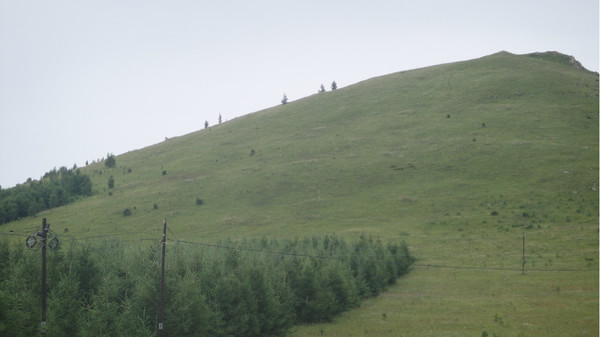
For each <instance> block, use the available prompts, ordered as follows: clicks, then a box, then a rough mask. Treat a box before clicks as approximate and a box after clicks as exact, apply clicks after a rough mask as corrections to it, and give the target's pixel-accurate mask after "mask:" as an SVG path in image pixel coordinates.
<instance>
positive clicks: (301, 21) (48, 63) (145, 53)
mask: <svg viewBox="0 0 600 337" xmlns="http://www.w3.org/2000/svg"><path fill="white" fill-rule="evenodd" d="M598 16H599V14H598V1H597V0H566V1H552V0H543V1H542V0H540V1H530V0H516V1H513V0H502V1H498V0H494V1H486V0H474V1H463V0H455V1H445V0H443V1H442V0H439V1H428V0H419V1H414V0H413V1H403V0H389V1H380V0H370V1H361V0H355V1H348V0H343V1H342V0H318V1H313V0H302V1H297V0H295V1H286V0H278V1H275V0H253V1H241V0H240V1H228V0H219V1H207V0H188V1H184V0H175V1H173V0H170V1H152V0H143V1H127V0H122V1H117V0H115V1H110V0H97V1H93V0H89V1H79V0H72V1H64V0H56V1H46V0H0V186H2V187H3V188H8V187H12V186H14V185H16V184H18V183H23V182H25V181H26V180H27V178H32V179H39V178H40V177H41V176H42V175H43V174H44V173H45V172H48V171H50V170H52V169H53V168H54V167H56V168H60V167H61V166H66V167H68V168H71V167H73V165H74V164H76V165H77V166H79V167H81V166H84V164H85V162H86V161H90V162H91V161H92V160H96V159H99V158H101V157H104V156H106V154H107V153H108V152H110V153H114V154H116V155H119V154H122V153H125V152H128V151H131V150H135V149H139V148H143V147H146V146H149V145H152V144H156V143H158V142H161V141H163V140H164V139H165V137H174V136H181V135H184V134H187V133H190V132H193V131H196V130H199V129H202V128H203V127H204V122H205V121H208V122H209V124H210V125H213V124H216V123H217V120H218V116H219V114H221V115H222V117H223V120H224V121H226V120H231V119H233V118H235V117H238V116H241V115H244V114H248V113H252V112H255V111H258V110H261V109H264V108H267V107H271V106H274V105H278V104H279V102H280V100H281V98H282V96H283V94H284V93H285V94H287V96H288V98H289V100H290V101H293V100H296V99H299V98H302V97H305V96H308V95H311V94H313V93H316V92H317V91H318V89H319V86H320V85H321V83H323V84H324V86H325V87H326V88H327V89H328V90H329V87H330V84H331V82H332V81H336V82H337V84H338V86H339V87H344V86H348V85H350V84H353V83H356V82H359V81H362V80H365V79H368V78H371V77H374V76H379V75H385V74H389V73H393V72H397V71H402V70H409V69H415V68H420V67H426V66H431V65H436V64H441V63H448V62H455V61H462V60H468V59H473V58H479V57H482V56H485V55H489V54H493V53H496V52H498V51H501V50H506V51H508V52H511V53H515V54H525V53H530V52H536V51H540V52H541V51H548V50H555V51H559V52H562V53H564V54H568V55H573V56H574V57H575V58H576V59H577V60H579V61H580V62H581V63H582V64H583V66H584V67H586V68H587V69H590V70H593V71H598V59H599V56H598V50H599V43H598V41H599V37H598V28H599V27H598Z"/></svg>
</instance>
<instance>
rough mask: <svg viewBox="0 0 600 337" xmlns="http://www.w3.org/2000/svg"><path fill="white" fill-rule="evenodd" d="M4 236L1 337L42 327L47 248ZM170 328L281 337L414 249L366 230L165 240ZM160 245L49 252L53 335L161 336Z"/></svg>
mask: <svg viewBox="0 0 600 337" xmlns="http://www.w3.org/2000/svg"><path fill="white" fill-rule="evenodd" d="M24 246H25V245H16V244H15V243H11V244H9V243H7V242H0V336H14V337H19V336H37V335H39V334H40V313H41V309H40V265H41V263H40V254H39V251H32V250H29V249H27V248H26V247H24ZM166 248H167V250H166V263H165V268H166V271H165V296H164V299H165V304H164V330H163V335H164V336H178V337H184V336H236V337H240V336H283V335H286V334H288V333H289V332H290V329H291V328H292V327H293V326H294V325H295V324H299V323H311V322H322V321H329V320H331V319H332V318H333V317H334V316H335V315H337V314H339V313H341V312H342V311H345V310H348V309H350V308H352V307H356V306H358V305H359V302H360V300H361V299H362V298H365V297H370V296H376V295H377V294H379V293H380V292H381V291H383V290H385V289H386V287H387V286H389V285H391V284H393V283H395V282H396V279H397V278H398V277H399V276H401V275H403V274H404V273H406V272H407V271H408V269H409V267H410V265H411V264H412V263H413V262H414V258H413V257H412V256H411V255H410V253H409V251H408V249H407V247H406V245H405V244H404V243H385V244H384V243H383V242H381V241H380V240H376V239H373V238H372V237H367V236H364V235H363V236H361V237H360V238H359V239H357V240H356V241H354V242H347V241H345V240H343V239H342V238H339V237H337V236H325V237H323V238H316V237H313V238H306V239H294V240H267V239H262V240H243V241H241V242H240V241H238V242H232V241H226V242H221V243H219V244H214V245H205V244H198V243H192V242H181V241H177V242H175V241H174V242H168V243H167V246H166ZM160 250H161V249H160V246H159V245H155V244H149V245H140V244H139V243H135V244H134V245H133V246H132V243H131V242H123V241H102V242H96V243H88V242H86V243H81V242H70V243H67V244H65V245H63V246H62V248H60V249H59V250H57V251H52V252H49V253H48V257H47V269H48V272H47V284H48V292H47V294H48V297H47V325H46V336H49V337H50V336H86V337H87V336H94V337H102V336H137V337H140V336H155V335H156V333H157V312H158V302H159V301H158V299H159V290H160V289H159V288H160V261H161V256H160Z"/></svg>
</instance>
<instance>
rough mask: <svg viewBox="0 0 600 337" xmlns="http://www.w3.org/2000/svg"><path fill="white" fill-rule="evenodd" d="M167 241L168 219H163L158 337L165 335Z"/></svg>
mask: <svg viewBox="0 0 600 337" xmlns="http://www.w3.org/2000/svg"><path fill="white" fill-rule="evenodd" d="M166 241H167V219H166V218H165V219H164V220H163V236H162V262H161V265H160V301H159V304H158V337H162V335H163V329H164V324H163V319H164V308H163V307H164V304H165V243H166Z"/></svg>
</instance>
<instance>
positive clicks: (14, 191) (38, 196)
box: [0, 167, 92, 224]
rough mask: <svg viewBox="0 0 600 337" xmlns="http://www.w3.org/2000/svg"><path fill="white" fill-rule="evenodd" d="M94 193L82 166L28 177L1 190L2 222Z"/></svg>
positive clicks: (0, 220) (33, 213)
mask: <svg viewBox="0 0 600 337" xmlns="http://www.w3.org/2000/svg"><path fill="white" fill-rule="evenodd" d="M90 195H92V181H91V180H90V178H89V177H88V176H87V175H85V174H82V173H81V171H80V170H79V169H76V168H73V169H67V168H66V167H61V168H60V169H59V170H56V169H54V170H52V171H49V172H47V173H46V174H45V175H44V176H43V177H42V179H40V180H31V179H29V180H27V182H26V183H24V184H19V185H17V186H15V187H13V188H9V189H2V190H0V224H3V223H6V222H9V221H13V220H16V219H19V218H24V217H28V216H35V215H36V214H37V213H39V212H41V211H43V210H46V209H49V208H54V207H59V206H63V205H66V204H68V203H70V202H72V201H73V200H75V199H76V198H78V197H81V196H90Z"/></svg>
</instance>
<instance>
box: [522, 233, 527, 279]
mask: <svg viewBox="0 0 600 337" xmlns="http://www.w3.org/2000/svg"><path fill="white" fill-rule="evenodd" d="M522 261H523V271H522V272H521V274H522V275H525V263H526V262H527V260H525V232H523V260H522Z"/></svg>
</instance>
